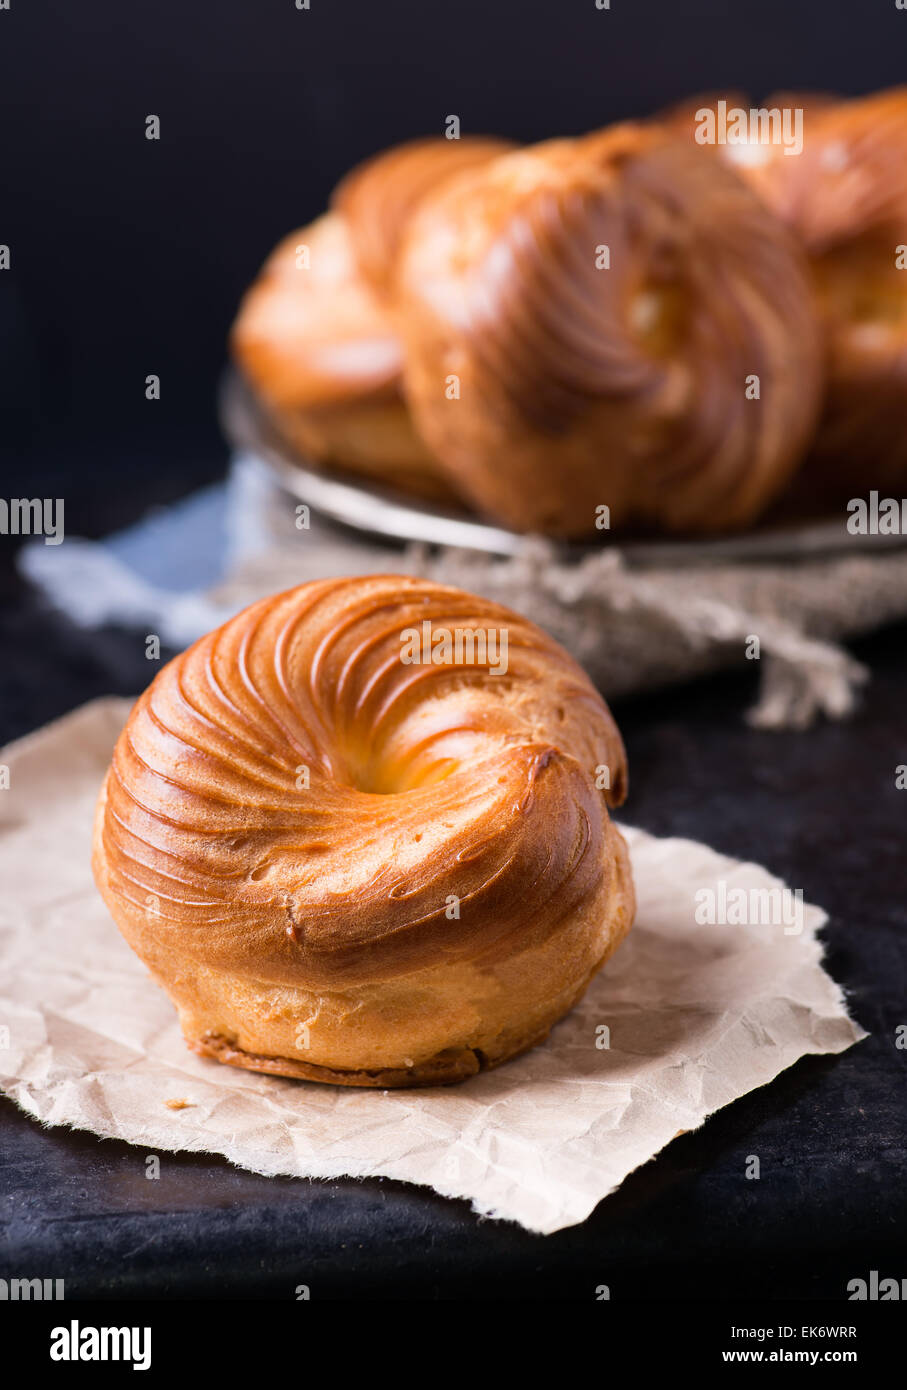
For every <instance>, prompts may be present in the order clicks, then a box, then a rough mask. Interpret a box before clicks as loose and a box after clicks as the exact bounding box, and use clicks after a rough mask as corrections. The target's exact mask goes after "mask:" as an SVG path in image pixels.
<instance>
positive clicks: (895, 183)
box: [673, 87, 907, 507]
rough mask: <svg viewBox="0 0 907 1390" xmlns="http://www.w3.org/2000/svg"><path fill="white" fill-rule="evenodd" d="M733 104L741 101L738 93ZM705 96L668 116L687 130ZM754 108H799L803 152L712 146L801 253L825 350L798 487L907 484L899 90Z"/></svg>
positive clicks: (904, 109) (710, 101) (906, 298)
mask: <svg viewBox="0 0 907 1390" xmlns="http://www.w3.org/2000/svg"><path fill="white" fill-rule="evenodd" d="M726 100H727V101H728V103H729V104H733V105H737V106H743V107H745V108H749V106H750V103H749V101H748V100H747V99H745V98H742V97H740V96H739V94H733V95H729V96H726ZM716 104H717V99H716V98H714V97H712V96H709V97H701V98H697V99H692V100H690V101H689V102H685V103H683V105H682V107H679V108H675V112H674V113H673V115H674V117H675V123H677V124H679V125H680V126H681V127H683V126H686V128H687V130H688V131H691V132H692V133H694V134H695V129H696V113H697V110H698V109H704V108H706V107H709V108H711V107H716ZM757 109H758V110H762V111H766V112H774V111H778V112H780V113H782V114H783V113H785V112H794V113H796V112H799V113H800V121H801V123H802V148H801V149H800V150H798V151H796V152H794V153H791V154H788V153H786V152H785V148H784V143H783V141H781V140H778V139H772V138H766V137H767V136H768V135H769V133H770V132H771V129H772V127H771V126H770V124H769V123H767V122H766V123H765V124H764V126H763V136H762V138H759V131H758V130H757V129H756V127H755V123H754V128H753V138H752V139H751V140H750V141H749V142H746V143H736V142H734V143H731V142H727V143H725V144H723V145H719V146H716V148H717V149H718V150H719V152H720V154H721V155H722V157H723V158H724V159H725V160H727V161H728V162H730V163H732V164H733V165H734V166H735V167H736V168H737V169H738V170H739V172H740V173H741V174H742V175H743V177H745V178H746V180H747V181H748V182H749V184H750V185H751V187H753V188H754V189H755V190H756V191H757V192H758V194H759V195H760V197H761V198H762V199H763V200H764V201H765V203H766V204H767V205H768V206H769V207H770V208H771V209H772V210H773V211H774V212H775V213H776V214H777V215H778V216H779V217H780V218H781V219H782V220H783V221H784V222H785V223H786V224H787V225H788V226H789V227H790V228H791V229H792V230H793V231H794V233H795V234H796V235H797V237H798V238H799V239H800V241H801V243H802V244H803V246H804V247H805V249H806V252H807V254H808V256H809V260H810V265H811V269H812V273H813V279H814V284H815V290H816V302H817V311H818V313H819V315H820V318H821V321H822V324H823V330H824V334H825V340H826V345H827V353H828V383H827V390H826V400H825V408H824V411H823V415H822V418H821V420H820V424H819V428H818V432H817V435H816V438H815V440H814V441H813V444H812V447H811V449H810V452H809V456H808V458H807V460H806V462H805V466H804V470H803V473H802V475H801V476H800V477H799V479H798V480H797V487H796V493H797V494H798V495H799V500H800V501H810V502H812V503H815V504H817V505H818V506H820V507H821V506H822V505H823V504H824V505H825V506H826V507H827V505H828V504H829V503H832V502H838V501H840V500H841V498H842V497H847V496H850V495H851V494H852V493H853V491H854V489H857V490H861V489H864V488H866V487H876V488H879V489H882V490H884V489H886V488H903V486H904V484H905V481H907V87H899V88H894V89H892V90H890V91H885V92H880V93H878V94H876V95H874V96H869V97H860V98H856V99H851V100H839V99H836V98H834V97H832V96H829V95H827V94H825V93H821V94H820V93H796V92H793V93H789V92H782V93H777V94H775V95H774V96H771V97H769V98H768V99H767V100H766V101H765V102H763V103H762V105H761V107H760V108H757Z"/></svg>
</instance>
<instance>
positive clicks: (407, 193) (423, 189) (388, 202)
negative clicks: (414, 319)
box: [331, 136, 516, 296]
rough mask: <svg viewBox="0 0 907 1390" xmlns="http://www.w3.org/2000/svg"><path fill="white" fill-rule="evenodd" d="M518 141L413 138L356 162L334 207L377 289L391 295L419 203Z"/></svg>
mask: <svg viewBox="0 0 907 1390" xmlns="http://www.w3.org/2000/svg"><path fill="white" fill-rule="evenodd" d="M514 149H516V146H515V145H514V144H512V143H511V142H510V141H508V140H498V139H492V138H490V137H488V136H470V137H464V138H463V139H460V140H440V139H437V138H429V139H425V140H410V141H408V142H407V143H406V144H405V145H397V146H395V147H394V148H393V149H390V150H386V151H385V152H384V153H382V154H378V155H375V156H374V157H373V158H372V159H367V160H365V162H364V163H362V164H359V165H357V167H356V168H355V169H353V170H352V172H351V173H349V174H347V176H346V178H344V179H342V180H341V181H340V183H339V184H338V185H337V187H336V189H335V190H334V193H333V196H332V198H331V207H332V208H333V209H334V210H335V211H337V212H339V213H340V214H341V215H342V216H343V218H344V219H345V221H346V223H347V226H348V227H349V233H350V240H351V241H352V244H353V248H354V252H355V256H356V263H357V265H358V267H359V270H360V271H361V273H362V274H363V275H364V276H365V278H366V280H368V282H369V284H370V285H371V286H372V288H373V289H375V290H377V291H378V292H379V294H383V295H384V296H388V295H392V294H393V288H394V279H395V275H396V269H397V261H398V257H399V254H400V247H401V244H402V241H403V235H404V233H405V231H406V228H407V226H408V225H409V222H410V220H411V219H412V216H413V214H414V213H415V211H416V210H417V208H418V207H419V204H420V203H421V202H423V200H424V199H425V198H426V197H428V195H429V194H430V193H433V192H435V191H436V190H437V189H438V188H439V187H440V186H441V184H442V183H444V182H446V181H447V180H449V179H451V178H453V177H454V175H457V174H464V173H466V172H468V171H469V170H471V169H479V168H481V167H482V166H483V165H485V164H488V163H489V162H490V161H491V160H492V159H497V158H498V156H499V155H502V154H509V153H510V151H511V150H514Z"/></svg>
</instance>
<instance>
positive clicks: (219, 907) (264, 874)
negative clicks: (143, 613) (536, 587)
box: [94, 576, 634, 1086]
mask: <svg viewBox="0 0 907 1390" xmlns="http://www.w3.org/2000/svg"><path fill="white" fill-rule="evenodd" d="M423 622H428V623H430V624H431V625H432V628H433V630H437V629H439V628H440V629H444V630H450V631H453V630H456V629H460V630H461V631H462V630H473V631H476V630H478V629H480V628H484V629H485V630H486V631H487V630H489V629H499V630H500V631H504V630H505V629H506V631H507V633H508V646H509V658H508V668H507V671H506V673H500V674H493V672H492V670H491V669H489V665H490V663H488V662H486V664H485V665H484V666H483V665H481V664H476V663H470V664H463V663H460V664H453V665H443V664H441V665H436V664H427V665H422V664H416V665H408V664H404V663H403V662H401V660H400V651H401V636H400V634H401V632H402V631H407V630H410V629H420V625H421V624H422V623H423ZM603 764H604V765H606V766H607V767H608V768H609V769H610V782H611V788H610V790H608V791H606V792H602V791H599V790H597V789H596V784H595V779H596V769H597V768H600V767H601V765H603ZM303 768H304V769H307V775H308V785H307V786H305V787H300V786H299V785H298V782H299V780H300V770H301V769H303ZM305 780H306V777H305V776H303V777H302V781H303V782H305ZM625 782H626V767H625V759H624V753H623V747H622V744H621V741H620V736H619V734H618V732H617V729H616V727H615V725H614V722H613V720H612V719H611V716H610V714H609V712H608V710H607V707H606V706H605V705H604V703H603V702H602V700H601V699H600V697H599V696H598V694H597V693H596V692H595V690H594V688H593V687H592V686H591V684H590V683H589V681H588V679H587V677H586V676H585V675H584V673H583V672H582V671H581V669H580V668H579V667H577V666H576V664H575V663H574V662H573V661H572V660H571V659H570V658H569V657H568V656H567V655H566V653H564V652H563V651H562V650H561V649H560V648H559V647H558V646H557V645H556V644H555V643H554V642H553V641H552V640H551V639H550V638H548V637H547V636H546V635H545V634H544V633H542V632H541V631H540V630H539V629H537V628H535V627H534V625H532V624H531V623H528V622H527V621H526V620H525V619H523V618H520V617H518V616H517V615H515V614H512V613H510V612H509V611H508V610H506V609H502V608H500V607H499V606H498V605H496V604H491V603H489V602H487V601H486V600H482V599H477V598H475V597H473V596H471V595H468V594H464V593H462V592H461V591H459V590H455V589H449V588H446V587H445V586H440V585H435V584H431V583H428V582H425V581H420V580H415V579H408V578H400V577H397V576H384V577H368V578H365V579H356V580H331V581H323V582H318V583H315V584H309V585H303V586H302V587H301V588H299V589H296V590H292V591H290V592H289V593H288V594H284V595H278V596H277V597H276V598H274V599H269V600H265V601H263V602H262V603H260V604H257V605H255V606H253V607H252V608H251V609H247V610H246V611H245V612H244V613H243V614H240V615H239V616H238V617H237V618H235V619H233V620H232V621H231V622H230V623H228V624H226V625H225V626H224V627H223V628H221V629H219V630H218V631H217V632H215V633H212V634H210V635H209V636H208V637H206V638H204V639H202V641H201V642H199V643H197V644H196V645H195V646H194V647H192V648H190V649H189V651H187V652H186V653H184V654H183V656H181V657H179V658H177V659H176V660H175V661H174V662H171V663H170V665H169V666H168V667H166V668H165V669H164V670H163V671H162V672H161V673H160V675H159V676H158V677H157V679H156V680H155V681H154V682H153V684H152V685H151V687H150V688H149V690H148V691H147V692H146V693H145V695H144V696H143V697H142V698H141V699H140V701H139V702H138V704H137V705H136V707H135V709H134V711H133V713H132V715H131V716H130V719H129V722H128V724H127V726H126V729H125V730H124V732H123V735H122V736H121V738H120V740H119V743H118V745H117V749H116V752H115V754H114V759H113V762H112V764H111V768H110V771H109V773H108V776H107V778H106V781H105V785H104V789H103V792H102V795H101V798H100V801H99V805H98V812H97V818H96V824H95V848H94V868H95V875H96V879H97V882H98V885H99V888H100V890H101V892H102V895H103V896H104V898H105V901H106V902H107V904H108V906H109V908H110V910H111V912H112V914H113V916H114V918H115V920H116V921H117V923H118V925H119V926H120V929H121V930H122V932H123V934H124V935H125V937H126V939H127V940H128V941H129V942H130V944H131V945H132V946H133V948H134V949H135V950H136V951H137V953H138V954H139V955H140V956H141V957H142V959H143V960H144V961H145V962H146V964H147V965H148V966H149V968H150V969H151V971H152V974H153V975H154V976H155V977H156V978H157V979H158V981H159V982H160V983H161V984H162V985H163V986H164V988H165V989H166V990H167V992H168V993H169V994H170V996H171V998H172V999H173V1001H174V1003H175V1004H176V1006H177V1008H178V1010H179V1013H180V1019H181V1023H182V1027H183V1031H184V1033H185V1036H186V1038H187V1040H188V1041H189V1043H190V1045H191V1046H192V1047H193V1048H195V1049H196V1050H197V1051H200V1052H202V1053H205V1054H206V1055H209V1056H215V1057H217V1058H218V1059H219V1060H222V1061H225V1062H228V1063H230V1064H233V1065H241V1066H247V1067H250V1068H251V1069H253V1070H269V1071H274V1072H275V1073H277V1074H279V1075H291V1076H300V1077H305V1078H308V1079H312V1080H328V1081H332V1082H334V1083H337V1084H348V1085H374V1086H397V1085H421V1084H435V1083H440V1082H445V1081H454V1080H459V1079H462V1078H463V1077H464V1076H466V1075H469V1074H472V1073H473V1072H474V1071H475V1070H477V1069H478V1068H480V1067H484V1066H493V1065H497V1064H498V1063H499V1062H501V1061H504V1060H506V1059H507V1058H508V1057H510V1056H514V1055H516V1053H518V1052H520V1051H523V1050H525V1048H527V1047H529V1046H532V1045H533V1043H534V1042H536V1041H538V1040H540V1039H541V1038H542V1037H544V1036H545V1034H546V1033H547V1031H548V1029H549V1028H550V1027H551V1026H552V1024H553V1023H555V1022H556V1021H557V1019H558V1018H560V1017H562V1016H563V1014H564V1013H566V1012H567V1011H568V1010H569V1009H570V1008H571V1007H572V1005H573V1004H574V1002H575V1001H576V999H577V998H578V997H579V995H580V994H581V993H582V992H583V990H584V989H585V987H586V985H587V984H588V981H589V980H590V978H591V977H592V975H593V974H594V973H595V971H596V970H597V969H598V968H599V966H600V965H601V964H602V963H603V961H604V960H605V959H606V958H607V956H608V955H609V954H610V953H611V951H613V950H614V949H615V947H616V946H617V945H618V944H619V942H620V941H621V940H622V939H623V936H624V935H625V934H626V932H627V930H628V929H629V927H630V924H631V922H632V917H633V910H634V900H633V887H632V879H631V876H630V871H629V866H628V862H627V857H626V850H625V847H624V845H623V841H622V839H621V837H620V835H619V832H618V831H617V830H616V829H615V827H614V826H613V824H612V823H611V821H610V819H609V817H608V809H607V808H608V804H616V803H617V802H619V801H620V800H621V799H622V798H623V794H624V789H625ZM452 904H456V905H457V908H456V912H457V913H458V915H456V914H454V915H451V905H452Z"/></svg>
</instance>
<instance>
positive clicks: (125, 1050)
mask: <svg viewBox="0 0 907 1390" xmlns="http://www.w3.org/2000/svg"><path fill="white" fill-rule="evenodd" d="M128 710H129V704H128V702H126V701H123V700H115V699H109V700H100V701H96V702H94V703H93V704H90V705H87V706H85V707H84V708H82V709H79V710H77V711H75V713H73V714H71V715H68V716H67V717H66V718H65V719H62V720H60V721H59V722H58V723H56V724H52V725H50V726H49V727H48V728H46V729H42V730H41V731H39V732H38V733H36V734H33V735H32V736H30V737H29V738H26V739H24V740H21V741H20V742H19V743H17V744H13V745H11V746H10V747H9V748H7V749H6V750H4V751H3V752H2V753H0V764H5V765H7V766H8V768H9V787H8V788H6V789H4V790H0V883H2V884H3V892H2V895H0V1084H2V1088H3V1090H5V1091H6V1092H7V1094H9V1095H10V1096H12V1097H13V1099H14V1100H16V1101H17V1102H18V1104H19V1105H20V1106H22V1108H23V1109H24V1110H26V1111H28V1112H29V1113H30V1114H32V1115H34V1116H36V1117H37V1118H38V1119H40V1120H42V1121H44V1122H45V1123H46V1124H51V1125H58V1124H65V1125H73V1126H75V1127H77V1128H79V1129H87V1130H91V1131H92V1132H93V1133H95V1134H98V1135H101V1136H103V1137H104V1138H117V1139H125V1140H126V1141H127V1142H129V1143H131V1144H137V1145H140V1146H141V1147H142V1149H144V1150H146V1151H151V1152H154V1151H156V1150H160V1149H171V1150H180V1149H190V1150H194V1151H205V1152H214V1153H221V1154H224V1155H226V1157H227V1158H229V1159H230V1160H231V1161H232V1162H233V1163H236V1164H239V1165H240V1166H241V1167H244V1168H250V1169H252V1170H253V1171H254V1172H257V1173H264V1174H276V1173H284V1174H291V1175H295V1176H299V1177H317V1178H332V1177H339V1176H341V1175H351V1176H354V1177H366V1176H374V1175H377V1174H383V1175H385V1176H387V1177H391V1178H399V1179H402V1180H405V1181H407V1182H414V1183H422V1184H425V1185H426V1186H429V1187H433V1188H434V1189H435V1190H436V1191H437V1192H440V1193H442V1194H444V1195H445V1196H450V1197H466V1198H468V1199H469V1200H470V1201H471V1202H472V1205H473V1207H474V1208H475V1210H476V1211H478V1212H481V1213H483V1214H485V1215H487V1216H493V1217H499V1218H507V1219H509V1220H512V1221H518V1222H520V1223H521V1224H522V1225H523V1226H526V1227H527V1228H528V1229H529V1230H532V1231H539V1232H549V1231H556V1230H559V1229H560V1228H562V1227H564V1226H571V1225H573V1224H575V1223H576V1222H578V1221H582V1220H583V1219H584V1217H586V1216H588V1214H589V1213H590V1212H591V1211H592V1209H593V1207H595V1205H596V1203H598V1202H600V1201H601V1199H602V1198H603V1197H606V1196H607V1195H608V1193H610V1192H613V1191H614V1189H615V1188H616V1187H618V1186H619V1184H620V1183H621V1182H622V1181H623V1179H624V1178H625V1177H626V1176H627V1174H628V1173H631V1172H632V1171H633V1169H634V1168H637V1167H638V1166H639V1165H640V1164H641V1163H645V1162H646V1160H647V1159H650V1158H652V1157H653V1155H654V1154H657V1153H658V1151H659V1150H660V1149H661V1148H663V1147H664V1145H665V1144H667V1143H669V1142H670V1141H671V1139H673V1138H674V1137H675V1135H677V1133H678V1132H679V1131H680V1130H691V1129H695V1128H696V1127H697V1126H698V1125H700V1124H702V1122H703V1120H705V1118H706V1116H708V1115H709V1114H710V1113H711V1112H712V1111H714V1110H717V1109H718V1108H719V1107H720V1106H722V1105H727V1104H728V1102H729V1101H732V1100H734V1099H735V1098H736V1097H738V1096H742V1095H744V1094H745V1093H746V1092H747V1091H751V1090H752V1089H753V1088H754V1087H756V1086H762V1085H764V1084H765V1083H766V1082H767V1081H770V1080H771V1079H772V1077H774V1076H777V1075H778V1073H779V1072H780V1071H783V1069H784V1068H785V1067H789V1066H790V1065H791V1063H792V1062H795V1061H796V1060H797V1058H798V1057H802V1056H803V1055H804V1054H805V1053H811V1052H841V1051H843V1049H844V1048H847V1047H850V1045H851V1044H852V1043H853V1042H856V1041H858V1040H859V1039H860V1038H861V1037H864V1036H865V1034H864V1032H863V1030H862V1029H861V1028H859V1027H858V1026H857V1025H856V1024H855V1023H853V1022H852V1021H851V1019H850V1018H849V1017H848V1014H847V1010H846V1008H845V1004H844V1000H843V997H842V994H841V990H840V988H839V987H838V985H837V984H835V982H834V981H833V980H832V979H831V978H830V977H829V976H828V975H827V974H826V973H825V971H824V970H823V969H822V966H821V964H820V959H821V947H820V944H819V942H818V941H817V939H816V932H817V930H818V929H819V928H820V927H821V925H822V923H823V922H824V921H825V914H824V913H823V912H822V911H821V910H820V909H819V908H817V907H812V906H808V905H806V906H804V907H803V911H802V918H803V920H802V923H800V925H801V927H802V929H801V930H800V931H799V932H798V931H797V929H796V927H797V923H796V921H795V920H794V921H793V923H791V922H788V924H787V926H786V927H785V926H784V925H779V926H772V927H768V926H728V925H723V926H722V925H715V926H710V925H701V924H699V923H698V922H697V921H696V915H697V908H698V911H699V915H700V916H702V915H703V912H704V909H703V907H702V903H703V899H702V896H701V895H702V892H703V890H708V889H710V888H711V889H713V890H714V892H715V894H716V901H718V900H719V898H720V895H721V894H722V892H723V893H724V900H725V901H726V902H727V901H730V899H729V898H728V894H729V893H730V892H731V891H732V890H733V889H734V888H740V887H744V888H747V889H748V888H750V887H756V888H759V887H763V888H773V887H774V888H778V887H780V885H779V883H778V881H777V880H776V879H773V878H772V877H771V875H769V874H768V873H767V872H766V871H765V870H764V869H762V868H759V867H758V866H756V865H753V864H741V863H738V862H736V861H734V860H732V859H728V858H726V857H724V856H722V855H719V854H716V853H715V852H714V851H713V850H710V849H708V848H707V847H706V846H705V845H701V844H696V843H694V842H692V841H690V840H680V839H655V838H654V837H653V836H651V835H648V834H646V833H644V832H643V831H641V830H632V829H628V830H626V831H625V834H626V836H627V839H628V842H629V845H630V850H631V854H632V858H633V868H634V872H635V877H636V885H637V892H638V896H639V914H638V918H637V923H636V926H635V927H634V929H633V931H632V932H631V933H630V936H629V937H628V938H627V940H626V942H625V943H624V945H623V946H622V947H621V949H620V950H619V951H618V952H617V954H616V955H615V956H614V958H613V959H612V960H611V961H610V962H609V963H608V965H607V966H606V967H605V969H604V971H603V972H602V973H601V974H600V975H599V976H598V977H597V978H596V980H595V981H594V982H593V984H592V986H591V987H590V989H589V991H588V993H587V994H586V996H585V998H584V999H583V1001H582V1002H581V1004H579V1005H578V1006H577V1008H576V1009H574V1011H573V1013H572V1014H571V1015H570V1016H569V1018H567V1019H566V1020H564V1021H563V1022H562V1023H560V1024H558V1025H557V1027H556V1028H555V1029H554V1030H553V1032H552V1034H551V1037H550V1039H549V1040H548V1042H547V1043H545V1044H544V1045H543V1046H541V1047H538V1048H536V1049H535V1050H534V1051H532V1052H530V1053H528V1054H527V1055H526V1056H524V1057H521V1058H519V1059H517V1060H515V1061H513V1062H510V1063H508V1064H506V1065H505V1066H502V1067H500V1068H499V1069H498V1070H497V1071H492V1072H486V1073H484V1074H481V1075H479V1076H476V1077H473V1078H471V1079H470V1080H469V1081H466V1082H465V1083H463V1084H462V1085H459V1086H453V1087H450V1088H448V1089H439V1090H420V1091H384V1092H382V1091H358V1090H353V1089H343V1088H335V1087H332V1086H321V1085H315V1084H311V1083H307V1082H297V1081H286V1080H282V1079H278V1078H276V1077H267V1076H259V1075H255V1074H253V1073H251V1072H243V1071H237V1070H235V1069H234V1068H232V1067H226V1066H222V1065H220V1064H218V1063H216V1062H212V1061H207V1060H205V1059H203V1058H200V1057H196V1056H194V1055H193V1054H192V1053H191V1052H189V1051H188V1049H187V1048H186V1046H185V1043H184V1042H183V1040H182V1036H181V1034H180V1030H179V1026H178V1024H177V1021H176V1015H175V1012H174V1010H173V1008H172V1006H171V1005H170V1003H169V1001H168V999H167V998H166V996H165V995H164V994H163V992H162V991H161V990H160V989H159V988H158V987H157V986H156V985H155V984H154V982H153V981H152V979H151V978H150V976H149V975H148V973H147V971H146V970H145V968H144V966H143V965H142V964H141V962H140V961H139V960H138V959H137V957H136V956H134V955H133V953H132V952H131V950H130V949H129V947H128V946H127V945H126V944H125V942H124V941H123V940H122V938H121V937H120V935H119V932H118V931H117V929H116V927H115V925H114V923H113V922H112V920H111V918H110V917H109V916H108V913H107V910H106V908H105V907H104V904H103V903H102V902H101V899H100V897H99V896H98V894H97V892H96V890H95V887H94V883H93V881H92V876H91V868H90V865H89V853H90V841H91V825H92V815H93V812H94V803H95V798H96V796H97V792H98V788H99V786H100V783H101V780H102V777H103V775H104V771H105V769H106V766H107V762H108V760H109V757H110V754H111V751H112V748H113V744H114V742H115V739H116V736H117V734H118V733H119V731H120V728H121V727H122V725H123V723H124V721H125V718H126V715H127V713H128ZM2 780H3V779H2V778H0V781H2ZM722 880H723V881H724V888H723V889H722V886H721V881H722ZM697 894H699V895H700V896H699V897H698V898H697ZM788 903H789V906H791V908H792V909H793V907H794V902H793V900H788ZM788 916H789V917H790V918H795V912H794V911H793V910H792V911H791V912H790V913H788ZM7 1030H8V1031H7ZM603 1030H606V1031H603ZM605 1043H609V1044H610V1045H609V1046H604V1045H603V1044H605Z"/></svg>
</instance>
